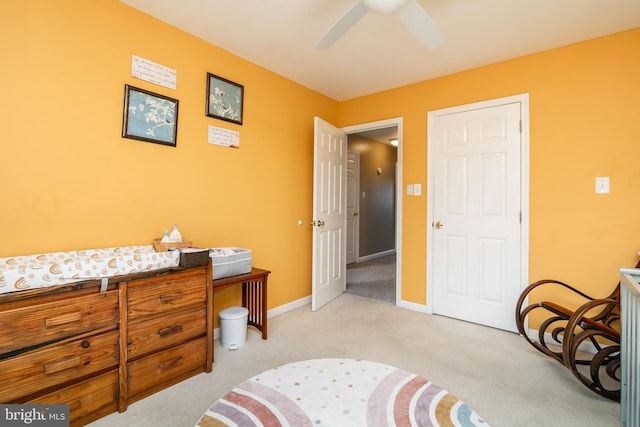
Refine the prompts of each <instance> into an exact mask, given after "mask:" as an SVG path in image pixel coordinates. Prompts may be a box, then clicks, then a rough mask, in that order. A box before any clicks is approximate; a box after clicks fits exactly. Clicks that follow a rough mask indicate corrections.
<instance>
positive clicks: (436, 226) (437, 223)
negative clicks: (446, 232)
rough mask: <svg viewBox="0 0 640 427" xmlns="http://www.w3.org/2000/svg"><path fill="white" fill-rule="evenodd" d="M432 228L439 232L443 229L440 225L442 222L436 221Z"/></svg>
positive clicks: (442, 225)
mask: <svg viewBox="0 0 640 427" xmlns="http://www.w3.org/2000/svg"><path fill="white" fill-rule="evenodd" d="M433 226H434V227H435V228H437V229H438V230H439V229H441V228H442V227H444V224H443V223H442V221H438V222H436V223H435V224H433Z"/></svg>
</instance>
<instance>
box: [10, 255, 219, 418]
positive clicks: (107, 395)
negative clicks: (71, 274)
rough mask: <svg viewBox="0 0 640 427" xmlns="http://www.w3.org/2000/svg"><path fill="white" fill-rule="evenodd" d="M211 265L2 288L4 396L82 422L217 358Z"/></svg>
mask: <svg viewBox="0 0 640 427" xmlns="http://www.w3.org/2000/svg"><path fill="white" fill-rule="evenodd" d="M211 277H212V276H211V263H209V265H207V266H201V267H192V268H170V269H163V270H157V271H153V272H148V273H137V274H132V275H127V276H118V277H113V278H110V279H109V281H108V283H102V282H101V281H100V280H91V281H85V282H79V283H76V284H73V285H68V286H62V287H56V288H43V289H36V290H28V291H22V292H14V293H9V294H3V295H0V378H2V380H3V381H1V382H0V402H2V403H46V404H55V403H65V404H68V405H69V409H70V416H71V424H72V425H84V424H87V423H89V422H91V421H93V420H95V419H97V418H100V417H103V416H104V415H106V414H108V413H111V412H114V411H120V412H122V411H124V410H126V409H127V406H128V404H129V403H132V402H134V401H136V400H139V399H141V398H143V397H145V396H148V395H150V394H152V393H155V392H157V391H159V390H162V389H164V388H166V387H169V386H170V385H173V384H175V383H177V382H180V381H183V380H184V379H186V378H188V377H190V376H193V375H195V374H197V373H200V372H211V369H212V365H213V291H212V286H211V280H212V279H211Z"/></svg>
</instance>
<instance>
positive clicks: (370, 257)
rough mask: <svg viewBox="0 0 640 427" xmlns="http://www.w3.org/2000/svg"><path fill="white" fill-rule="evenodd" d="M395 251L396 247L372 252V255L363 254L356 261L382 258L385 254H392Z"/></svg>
mask: <svg viewBox="0 0 640 427" xmlns="http://www.w3.org/2000/svg"><path fill="white" fill-rule="evenodd" d="M395 252H396V250H395V249H389V250H388V251H382V252H378V253H375V254H371V255H365V256H362V257H358V260H357V261H356V263H358V262H364V261H370V260H372V259H376V258H382V257H383V256H387V255H391V254H393V253H395Z"/></svg>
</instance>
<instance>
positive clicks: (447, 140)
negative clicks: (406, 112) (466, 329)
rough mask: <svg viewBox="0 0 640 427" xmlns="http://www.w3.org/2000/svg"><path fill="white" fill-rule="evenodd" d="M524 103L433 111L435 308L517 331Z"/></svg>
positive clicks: (471, 320) (469, 319)
mask: <svg viewBox="0 0 640 427" xmlns="http://www.w3.org/2000/svg"><path fill="white" fill-rule="evenodd" d="M521 111H522V110H521V103H520V102H513V103H508V104H504V105H496V106H487V107H482V108H476V109H471V110H467V111H462V112H457V113H454V114H442V115H435V116H434V117H432V118H431V120H433V122H432V124H431V126H433V128H432V131H433V132H432V133H430V138H431V141H430V144H432V156H433V160H432V167H433V171H432V173H431V179H432V180H433V181H432V189H433V190H432V191H433V199H432V200H433V217H432V219H433V222H432V224H430V225H431V227H432V228H431V233H432V234H433V254H432V257H433V258H432V260H433V261H432V262H433V273H432V274H433V276H432V277H433V286H434V293H433V312H434V313H436V314H442V315H445V316H450V317H454V318H457V319H462V320H466V321H470V322H474V323H479V324H483V325H487V326H492V327H496V328H500V329H505V330H509V331H516V325H515V320H514V316H515V315H514V313H515V312H514V310H515V304H516V301H517V299H518V296H519V293H520V289H521V285H520V281H521V222H520V221H521V197H522V196H521V155H522V136H521V135H522V131H521V126H522V125H521Z"/></svg>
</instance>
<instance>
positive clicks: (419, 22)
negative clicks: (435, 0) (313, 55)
mask: <svg viewBox="0 0 640 427" xmlns="http://www.w3.org/2000/svg"><path fill="white" fill-rule="evenodd" d="M369 11H371V12H375V13H379V14H383V15H388V14H392V13H396V14H397V15H398V18H399V19H400V21H401V22H402V23H403V24H404V25H405V27H407V29H408V30H409V32H410V33H411V34H413V36H414V37H415V38H417V39H418V40H419V41H420V43H422V44H423V45H425V46H426V47H427V48H429V49H433V48H436V47H439V46H441V45H442V44H443V43H444V37H443V36H442V33H441V32H440V30H439V29H438V27H437V26H436V24H435V22H433V20H432V19H431V17H430V16H429V15H428V14H427V12H425V11H424V9H423V8H422V7H420V5H419V4H418V3H417V2H416V0H359V1H358V2H357V3H356V4H355V5H354V6H353V7H352V8H351V9H349V10H348V11H347V13H345V14H344V15H342V17H340V19H338V20H337V21H336V23H335V24H333V26H332V27H331V28H329V31H327V32H326V33H325V35H324V36H322V38H321V39H320V41H319V42H318V43H317V44H316V49H326V48H328V47H329V46H331V45H332V44H333V43H335V42H336V41H337V40H338V39H339V38H340V37H342V35H343V34H344V33H346V32H347V31H348V30H349V29H350V28H351V27H352V26H354V25H355V23H356V22H358V21H359V20H360V18H362V17H363V16H364V15H365V14H366V13H367V12H369Z"/></svg>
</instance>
